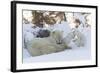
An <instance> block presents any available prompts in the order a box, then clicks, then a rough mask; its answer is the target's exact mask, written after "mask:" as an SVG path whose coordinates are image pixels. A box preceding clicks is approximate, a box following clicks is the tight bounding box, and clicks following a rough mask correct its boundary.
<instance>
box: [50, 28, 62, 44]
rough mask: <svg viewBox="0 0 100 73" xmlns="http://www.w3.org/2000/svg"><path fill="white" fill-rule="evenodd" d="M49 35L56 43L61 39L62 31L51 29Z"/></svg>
mask: <svg viewBox="0 0 100 73" xmlns="http://www.w3.org/2000/svg"><path fill="white" fill-rule="evenodd" d="M50 37H52V38H53V39H54V40H55V41H56V43H57V44H61V43H62V39H63V31H59V30H55V31H51V34H50Z"/></svg>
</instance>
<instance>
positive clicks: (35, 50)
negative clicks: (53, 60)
mask: <svg viewBox="0 0 100 73" xmlns="http://www.w3.org/2000/svg"><path fill="white" fill-rule="evenodd" d="M27 45H28V48H27V49H28V51H29V53H30V54H31V55H32V56H39V55H44V54H50V53H55V52H60V51H63V50H65V49H66V48H68V46H67V45H65V43H62V31H57V30H56V31H51V33H50V36H49V37H45V38H34V39H33V40H32V41H30V42H29V43H28V44H27Z"/></svg>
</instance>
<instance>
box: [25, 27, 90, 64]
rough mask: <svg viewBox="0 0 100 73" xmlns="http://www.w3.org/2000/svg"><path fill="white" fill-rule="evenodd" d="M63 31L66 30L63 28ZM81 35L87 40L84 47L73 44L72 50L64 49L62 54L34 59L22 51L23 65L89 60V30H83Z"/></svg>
mask: <svg viewBox="0 0 100 73" xmlns="http://www.w3.org/2000/svg"><path fill="white" fill-rule="evenodd" d="M60 28H61V27H60ZM63 30H66V29H65V28H64V29H63ZM79 30H80V29H79ZM82 33H83V34H84V35H85V36H86V40H87V41H86V45H85V46H84V47H77V46H76V45H75V44H74V43H70V45H71V47H72V49H66V50H65V51H62V52H58V53H52V54H48V55H41V56H36V57H32V56H30V54H29V53H28V51H27V49H23V63H31V62H51V61H74V60H86V59H90V58H91V29H90V28H83V29H82Z"/></svg>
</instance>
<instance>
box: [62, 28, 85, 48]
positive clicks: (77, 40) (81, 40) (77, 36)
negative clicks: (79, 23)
mask: <svg viewBox="0 0 100 73" xmlns="http://www.w3.org/2000/svg"><path fill="white" fill-rule="evenodd" d="M71 41H72V42H73V43H74V44H75V45H76V46H77V47H81V46H85V42H86V38H85V36H84V34H82V33H81V32H80V31H78V30H77V29H73V30H72V31H71V32H69V33H68V34H67V36H66V37H65V38H64V39H63V43H65V44H67V45H69V44H70V42H71Z"/></svg>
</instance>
